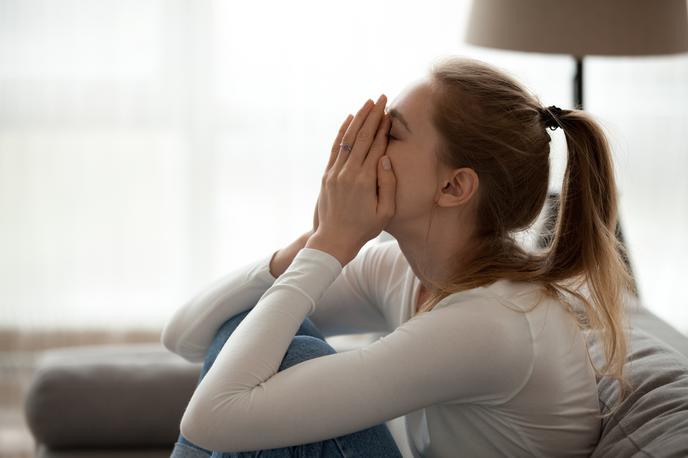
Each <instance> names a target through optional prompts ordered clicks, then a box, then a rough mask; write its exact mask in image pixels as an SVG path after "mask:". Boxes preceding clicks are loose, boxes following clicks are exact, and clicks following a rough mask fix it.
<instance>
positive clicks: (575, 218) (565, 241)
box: [544, 110, 637, 398]
mask: <svg viewBox="0 0 688 458" xmlns="http://www.w3.org/2000/svg"><path fill="white" fill-rule="evenodd" d="M555 119H556V120H557V122H558V124H559V125H560V126H561V127H562V129H563V131H564V135H565V137H566V145H567V149H568V161H567V165H566V171H565V173H564V181H563V184H562V190H561V197H560V202H559V205H558V207H559V210H558V215H557V224H556V229H555V232H554V234H553V241H552V244H551V247H550V249H549V250H548V252H547V256H546V262H545V273H544V277H545V278H547V279H548V280H557V279H564V278H574V279H577V280H578V286H581V287H584V288H585V287H587V288H588V289H589V293H590V295H589V298H586V297H584V296H583V295H581V294H580V293H578V292H577V291H576V290H575V289H576V288H574V289H569V288H566V287H564V289H565V290H567V291H568V292H569V293H571V294H573V295H574V296H576V297H577V298H578V299H579V300H581V302H582V303H583V304H584V305H585V310H586V312H587V313H586V318H587V320H588V325H589V326H590V328H591V329H599V330H600V331H601V332H602V334H603V336H604V339H603V340H604V350H605V356H606V364H605V366H604V369H603V372H604V373H605V374H608V375H610V376H612V377H613V378H615V379H616V380H617V381H619V383H620V385H621V391H622V396H621V398H623V393H624V392H625V391H626V390H627V389H628V385H627V384H626V383H625V379H624V377H623V366H624V363H625V360H626V353H627V342H626V332H625V329H624V326H625V325H626V324H625V320H626V317H625V304H624V300H623V296H624V295H625V293H626V292H630V293H632V294H636V293H637V292H636V289H635V284H634V282H633V278H632V276H631V274H630V272H629V269H628V266H627V264H626V261H625V259H624V258H625V257H626V252H625V249H624V246H623V244H622V243H621V242H620V240H619V239H618V238H617V230H616V229H617V215H618V206H617V188H616V180H615V178H614V167H613V163H612V157H611V152H610V148H609V144H608V142H607V139H606V136H605V134H604V132H603V131H602V129H601V128H600V126H599V125H598V124H597V123H596V122H595V121H594V120H593V119H591V117H590V116H589V115H588V114H586V113H585V112H583V111H580V110H563V111H562V112H561V113H560V115H559V116H556V115H555Z"/></svg>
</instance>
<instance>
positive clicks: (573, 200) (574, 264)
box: [417, 56, 636, 415]
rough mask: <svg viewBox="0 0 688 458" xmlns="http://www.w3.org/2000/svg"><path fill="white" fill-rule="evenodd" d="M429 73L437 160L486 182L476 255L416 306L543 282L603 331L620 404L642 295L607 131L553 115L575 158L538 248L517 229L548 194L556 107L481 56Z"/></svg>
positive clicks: (581, 118) (571, 115) (441, 64)
mask: <svg viewBox="0 0 688 458" xmlns="http://www.w3.org/2000/svg"><path fill="white" fill-rule="evenodd" d="M430 77H431V78H430V82H431V87H432V108H431V110H432V123H433V125H434V126H435V128H436V129H437V131H438V132H439V134H440V139H441V141H440V146H439V149H438V151H437V155H438V160H439V162H440V163H442V164H443V165H446V166H448V167H451V168H461V167H469V168H471V169H473V170H474V171H475V172H476V174H477V175H478V177H479V180H480V185H479V188H478V192H477V198H478V201H477V204H478V205H477V210H476V218H477V219H476V223H477V225H476V232H475V240H474V243H473V244H472V245H471V248H470V252H469V253H465V256H464V257H462V259H461V260H460V262H459V260H457V262H456V268H455V269H454V271H453V272H452V275H451V277H450V278H449V280H448V281H447V282H446V283H440V282H436V281H430V284H431V285H432V286H433V290H432V292H431V293H430V296H429V297H428V299H427V300H426V301H425V302H424V303H423V304H421V306H420V308H419V309H418V312H417V313H424V312H428V311H430V310H432V309H433V308H434V307H435V305H437V303H438V302H439V301H441V300H442V299H443V298H445V297H447V296H448V295H449V294H452V293H456V292H459V291H463V290H467V289H471V288H476V287H480V286H484V285H488V284H490V283H492V282H494V281H496V280H498V279H509V280H513V281H526V282H539V283H541V285H542V287H543V292H544V293H545V294H546V295H549V296H551V297H554V298H557V299H558V300H560V301H561V302H562V303H563V304H565V306H566V308H567V310H568V311H569V312H571V313H573V314H574V316H575V317H576V318H577V323H578V325H579V327H581V328H582V329H591V330H598V332H599V333H600V338H601V339H602V342H603V345H604V354H605V356H606V364H605V365H604V368H603V369H600V368H597V367H595V366H594V364H593V367H595V372H596V373H597V374H598V375H609V376H611V377H612V378H613V379H615V380H617V381H618V383H619V384H620V387H621V396H620V398H619V404H620V402H621V400H622V399H623V398H624V397H625V395H626V391H627V390H628V388H629V385H628V382H627V381H626V379H625V378H624V372H623V368H624V363H625V359H626V354H627V341H626V330H625V320H626V318H625V310H624V309H625V306H624V303H623V300H622V297H623V295H624V293H625V292H626V291H630V292H632V293H633V294H636V292H635V284H634V282H633V280H632V276H631V274H630V272H629V271H628V267H627V265H626V263H625V261H624V259H623V256H626V253H625V252H624V248H623V245H622V244H621V242H620V241H619V240H618V239H617V236H616V225H617V189H616V184H615V179H614V168H613V164H612V157H611V152H610V148H609V144H608V143H607V139H606V137H605V135H604V132H603V131H602V129H601V127H600V126H599V125H598V123H597V122H596V121H594V120H593V119H592V117H591V116H590V115H589V114H587V113H586V112H584V111H581V110H575V109H574V110H562V111H561V112H560V113H559V116H557V115H556V114H554V113H551V112H549V114H551V116H552V117H554V119H555V120H556V122H557V124H558V125H559V126H560V127H561V128H562V130H563V132H564V134H565V137H566V144H567V148H568V160H567V165H566V172H565V176H564V181H563V184H562V190H561V196H560V204H559V208H558V213H557V215H556V218H557V219H556V221H557V222H556V227H555V228H554V233H553V234H546V235H550V236H551V237H552V238H553V241H552V243H551V244H550V245H549V247H546V248H545V249H542V250H533V251H529V250H526V249H524V248H523V247H522V246H521V245H520V244H519V243H518V242H517V241H516V239H515V238H514V235H515V234H516V233H518V232H520V231H522V230H525V229H528V228H529V227H531V226H532V225H533V223H534V222H535V221H536V219H537V217H538V216H539V215H540V212H541V211H542V209H543V206H544V204H545V201H546V199H547V193H548V185H549V169H550V160H549V154H550V136H549V135H548V134H547V131H546V128H545V121H544V119H545V114H548V112H546V111H545V110H547V109H546V108H544V107H543V106H542V104H541V103H540V101H539V99H538V98H537V97H536V96H535V95H533V94H531V93H529V92H528V91H527V90H526V89H525V88H524V87H522V86H521V85H520V84H519V83H517V82H516V81H515V80H514V79H513V78H511V77H510V76H509V75H507V74H505V73H504V72H503V71H500V70H498V69H496V68H494V67H492V66H490V65H488V64H485V63H483V62H480V61H476V60H473V59H468V58H460V57H455V56H450V57H442V58H440V59H439V60H437V61H436V62H435V63H434V64H433V65H432V67H431V69H430ZM583 289H587V290H589V292H590V293H591V294H590V296H589V297H586V294H583V293H582V292H581V290H583ZM567 295H572V296H573V297H575V298H577V299H578V300H580V302H581V303H582V304H583V305H584V310H582V311H581V310H578V311H576V310H574V306H573V305H572V304H571V303H570V302H569V299H567ZM609 414H611V412H610V413H608V414H607V415H609Z"/></svg>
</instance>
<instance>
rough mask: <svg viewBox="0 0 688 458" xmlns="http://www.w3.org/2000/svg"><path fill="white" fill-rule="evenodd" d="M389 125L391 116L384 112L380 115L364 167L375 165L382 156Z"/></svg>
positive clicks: (390, 125) (387, 141) (385, 148)
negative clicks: (380, 120) (380, 118)
mask: <svg viewBox="0 0 688 458" xmlns="http://www.w3.org/2000/svg"><path fill="white" fill-rule="evenodd" d="M391 127H392V118H391V117H390V116H389V115H388V114H386V113H385V114H384V115H383V116H382V122H381V123H380V126H379V127H378V129H377V133H376V134H375V140H374V141H373V144H372V145H371V147H370V152H368V155H367V156H366V158H365V161H364V162H363V168H364V169H366V168H368V167H375V166H376V164H377V163H378V161H379V160H380V157H382V155H383V154H385V151H387V143H389V140H388V138H387V133H389V129H390V128H391Z"/></svg>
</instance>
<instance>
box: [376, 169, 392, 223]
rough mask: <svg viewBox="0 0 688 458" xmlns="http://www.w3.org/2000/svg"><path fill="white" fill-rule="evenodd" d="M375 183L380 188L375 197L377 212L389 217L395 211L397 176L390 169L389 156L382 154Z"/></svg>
mask: <svg viewBox="0 0 688 458" xmlns="http://www.w3.org/2000/svg"><path fill="white" fill-rule="evenodd" d="M377 167H378V173H377V183H378V187H379V188H380V189H379V191H378V199H377V213H378V215H384V216H386V217H388V218H391V217H392V216H393V215H394V212H395V204H394V200H395V194H396V187H397V177H396V176H395V175H394V170H393V169H392V162H391V161H390V160H389V157H387V156H382V157H381V158H380V160H379V161H378V164H377Z"/></svg>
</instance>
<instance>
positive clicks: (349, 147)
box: [339, 143, 351, 153]
mask: <svg viewBox="0 0 688 458" xmlns="http://www.w3.org/2000/svg"><path fill="white" fill-rule="evenodd" d="M339 149H343V150H344V151H346V152H347V153H350V152H351V145H347V144H346V143H340V144H339Z"/></svg>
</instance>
